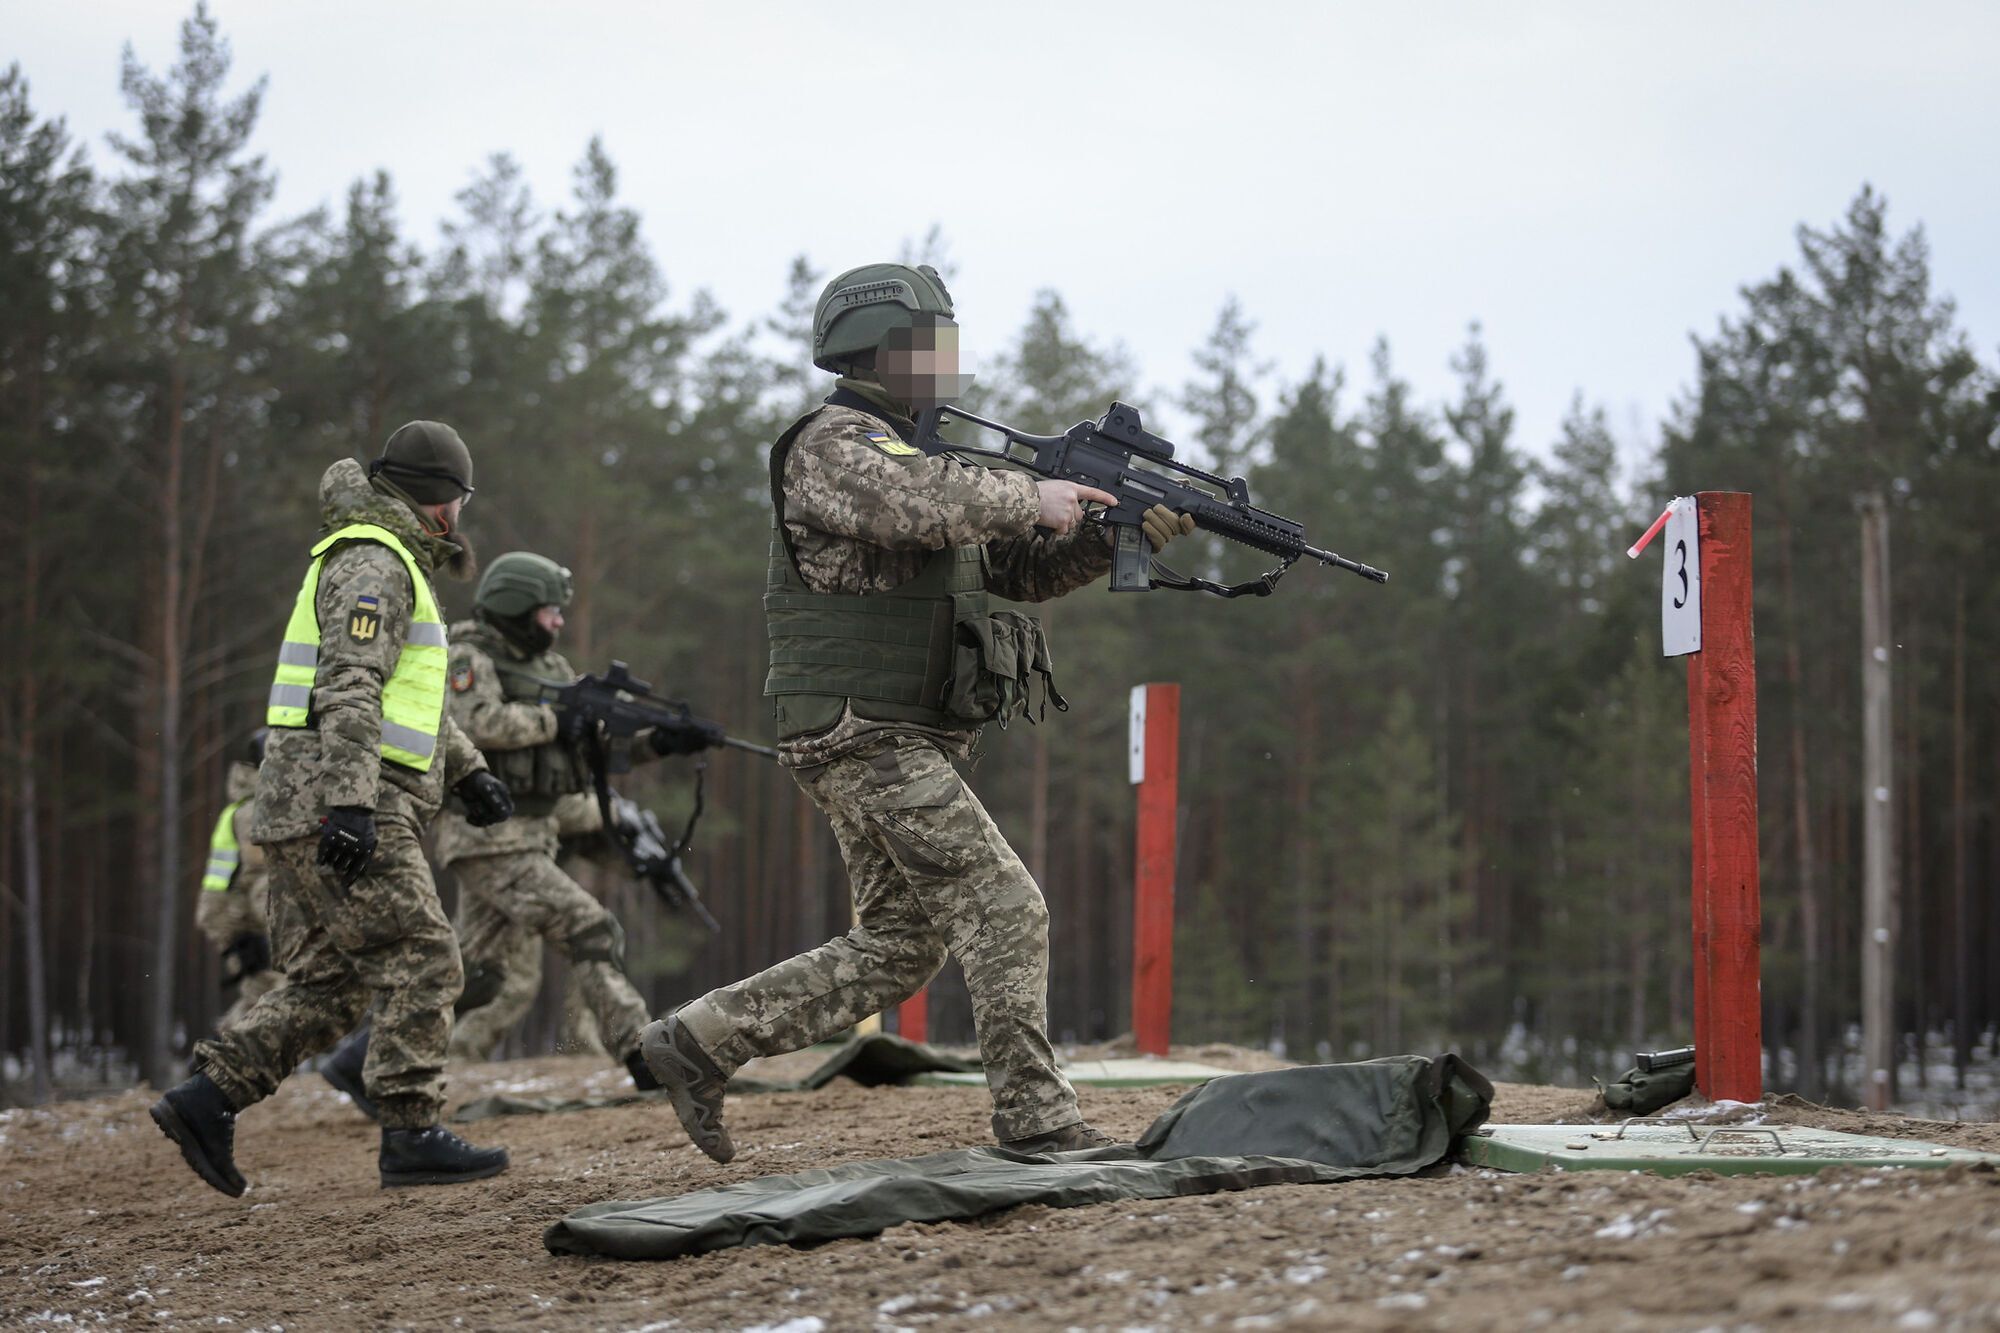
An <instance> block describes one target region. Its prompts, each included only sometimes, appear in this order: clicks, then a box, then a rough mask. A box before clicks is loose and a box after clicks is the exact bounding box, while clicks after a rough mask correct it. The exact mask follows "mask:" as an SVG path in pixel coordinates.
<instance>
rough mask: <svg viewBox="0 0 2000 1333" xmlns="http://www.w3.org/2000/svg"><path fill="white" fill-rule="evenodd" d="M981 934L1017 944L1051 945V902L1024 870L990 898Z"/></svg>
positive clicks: (983, 915)
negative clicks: (1043, 895) (1049, 902)
mask: <svg viewBox="0 0 2000 1333" xmlns="http://www.w3.org/2000/svg"><path fill="white" fill-rule="evenodd" d="M979 933H980V934H981V935H984V936H987V937H989V938H992V939H995V940H1000V941H1005V942H1006V943H1007V944H1009V945H1010V946H1014V947H1024V946H1025V947H1036V948H1040V949H1043V950H1046V949H1047V948H1048V947H1049V905H1048V902H1047V901H1046V900H1045V899H1044V898H1043V897H1042V891H1041V890H1040V889H1039V888H1037V887H1035V881H1034V880H1033V878H1031V877H1030V876H1029V875H1028V873H1027V872H1026V871H1025V870H1023V871H1022V872H1021V873H1020V874H1018V875H1014V876H1010V877H1009V878H1008V881H1007V882H1006V884H1005V885H1004V886H1003V887H1001V888H999V890H998V891H997V892H994V893H992V894H990V895H989V896H988V897H987V899H986V910H985V911H984V912H983V913H982V914H981V922H980V931H979Z"/></svg>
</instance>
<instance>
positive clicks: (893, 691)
mask: <svg viewBox="0 0 2000 1333" xmlns="http://www.w3.org/2000/svg"><path fill="white" fill-rule="evenodd" d="M817 411H818V409H815V410H814V412H808V413H807V414H806V415H805V416H803V417H801V418H799V420H798V421H796V422H794V423H793V424H792V426H791V427H790V429H788V430H787V431H786V432H785V433H784V434H783V435H781V436H779V437H778V442H777V443H776V444H775V445H773V446H772V448H771V503H772V508H773V512H774V514H775V515H776V518H777V525H776V527H777V531H776V534H775V536H774V537H773V539H772V542H771V570H770V578H769V581H768V583H767V584H766V591H765V594H764V622H765V628H766V632H767V633H768V634H769V636H770V641H771V668H770V674H769V675H768V676H766V677H765V680H764V693H765V694H766V695H769V696H771V697H772V698H774V699H775V700H776V701H777V719H778V739H779V740H781V741H787V740H791V739H793V738H794V737H797V736H805V735H810V734H812V733H813V732H817V731H824V730H826V729H827V728H828V727H830V726H832V725H834V724H835V723H836V722H838V721H839V720H840V715H841V711H842V709H843V708H847V707H851V708H852V709H853V710H854V712H855V715H856V716H858V717H863V718H867V719H869V720H871V721H877V722H908V723H912V724H915V725H917V726H924V727H934V728H938V729H940V730H970V729H974V728H978V727H981V726H984V725H985V724H986V723H988V722H998V723H999V724H1000V725H1001V726H1003V727H1004V726H1006V725H1007V723H1008V722H1009V721H1010V720H1011V719H1012V718H1014V717H1015V716H1016V715H1017V714H1019V713H1021V712H1023V711H1025V710H1026V709H1027V708H1028V706H1029V702H1030V695H1031V691H1032V686H1033V684H1034V682H1035V680H1036V678H1037V677H1039V679H1040V681H1041V684H1042V686H1043V691H1044V697H1045V699H1046V700H1047V701H1048V702H1052V703H1054V704H1055V705H1056V706H1057V707H1058V708H1067V707H1068V706H1069V705H1068V704H1067V703H1065V702H1064V701H1063V698H1062V696H1061V695H1059V694H1057V693H1056V692H1055V689H1054V687H1053V683H1052V681H1051V678H1050V673H1051V663H1050V659H1049V645H1048V638H1047V636H1046V635H1045V634H1044V633H1043V632H1042V624H1041V622H1040V621H1039V620H1037V619H1035V618H1034V617H1033V616H1029V615H1024V614H1023V613H1021V612H1019V611H995V610H993V609H992V606H991V598H990V597H989V596H988V594H987V592H986V553H985V550H984V549H983V548H982V547H978V546H960V547H950V548H947V549H945V550H942V551H939V552H937V553H936V554H935V555H933V556H932V557H931V559H930V560H929V561H928V562H926V563H925V565H924V567H923V568H922V569H921V570H920V571H918V573H917V575H916V577H914V578H912V579H910V580H909V581H908V582H906V583H903V584H901V585H899V586H897V587H895V588H892V589H890V590H889V591H887V592H877V593H865V594H852V593H821V592H814V591H812V589H810V588H809V587H807V586H806V582H805V580H804V579H803V578H801V577H800V576H799V572H798V561H797V557H796V553H795V552H794V551H793V549H792V538H791V533H790V532H789V531H787V530H786V528H785V523H784V512H785V503H784V471H785V458H786V456H787V455H788V454H789V453H790V452H791V447H792V442H793V441H794V440H796V439H797V438H798V436H799V432H800V431H802V430H803V429H804V428H805V426H806V423H807V422H809V421H811V420H812V418H813V416H814V415H816V414H817Z"/></svg>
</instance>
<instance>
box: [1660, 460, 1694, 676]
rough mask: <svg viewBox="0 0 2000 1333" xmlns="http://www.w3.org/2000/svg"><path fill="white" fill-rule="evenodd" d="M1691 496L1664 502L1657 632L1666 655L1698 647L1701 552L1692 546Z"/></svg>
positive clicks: (1685, 652) (1677, 654) (1677, 655)
mask: <svg viewBox="0 0 2000 1333" xmlns="http://www.w3.org/2000/svg"><path fill="white" fill-rule="evenodd" d="M1699 526H1700V524H1699V523H1698V522H1697V521H1696V519H1695V507H1694V497H1693V496H1692V495H1683V496H1681V497H1680V498H1678V499H1676V500H1675V501H1674V502H1673V503H1672V504H1671V505H1668V506H1667V530H1666V531H1665V532H1664V533H1663V534H1661V536H1662V540H1661V542H1660V545H1662V546H1664V547H1666V552H1667V562H1666V569H1665V571H1664V573H1663V575H1662V577H1661V579H1660V636H1661V638H1662V639H1663V640H1664V641H1665V645H1666V655H1667V656H1668V657H1685V656H1687V655H1688V654H1689V653H1698V652H1700V651H1701V552H1700V551H1699V550H1697V549H1696V541H1697V536H1696V532H1695V529H1696V528H1698V527H1699Z"/></svg>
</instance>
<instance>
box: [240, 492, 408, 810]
mask: <svg viewBox="0 0 2000 1333" xmlns="http://www.w3.org/2000/svg"><path fill="white" fill-rule="evenodd" d="M343 541H371V542H380V543H381V544H382V545H384V546H386V547H388V548H389V549H390V550H392V551H394V552H395V553H396V554H397V555H399V556H401V557H402V558H403V567H404V568H405V569H407V570H408V571H409V572H410V587H411V589H412V591H413V593H414V594H415V607H414V609H413V610H412V611H411V613H410V632H409V634H408V635H407V636H406V637H405V638H404V640H403V651H402V654H401V656H399V657H398V658H397V659H396V669H395V671H394V672H392V673H391V674H390V676H389V679H388V680H387V681H386V682H384V683H383V686H382V757H383V758H384V759H386V760H388V761H389V762H390V763H392V764H401V765H403V766H404V767H405V768H414V769H415V770H417V771H418V772H419V773H428V772H430V767H431V760H432V759H434V758H435V757H436V756H437V734H438V727H439V725H440V724H441V723H442V721H443V718H444V678H445V658H446V649H445V637H444V617H443V616H441V615H439V614H438V605H437V598H436V597H434V596H432V594H431V585H430V580H428V579H426V578H425V577H424V572H423V570H421V569H419V568H418V567H417V561H416V557H414V556H412V555H411V554H410V552H409V550H408V548H406V547H405V546H404V545H403V543H402V541H401V540H400V539H399V538H398V537H397V536H396V534H395V533H393V532H391V531H389V530H388V529H387V528H380V527H377V526H375V525H374V524H373V523H354V524H350V525H349V526H347V527H344V528H342V529H340V530H339V531H338V532H336V533H334V534H333V535H332V536H330V537H327V538H325V539H324V540H323V541H321V542H320V543H319V544H318V545H317V546H315V547H313V548H312V554H313V562H312V567H311V568H309V569H307V570H306V581H305V583H304V584H303V585H301V586H300V588H299V599H298V601H296V602H294V603H293V604H292V618H291V620H290V622H288V623H287V624H286V626H285V641H284V643H283V644H282V645H281V646H280V647H279V649H278V670H277V674H276V675H275V676H273V677H272V679H271V701H270V706H269V708H267V709H266V710H265V713H264V722H265V725H267V726H272V727H303V726H305V725H306V723H307V722H308V721H309V720H310V718H311V717H312V691H313V682H314V680H315V679H316V678H317V677H318V674H319V642H320V634H319V610H318V603H317V598H318V597H319V571H320V568H321V567H322V566H323V565H325V564H326V552H327V548H328V547H330V546H332V545H333V544H334V543H335V542H343Z"/></svg>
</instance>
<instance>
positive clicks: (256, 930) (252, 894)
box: [194, 728, 284, 1027]
mask: <svg viewBox="0 0 2000 1333" xmlns="http://www.w3.org/2000/svg"><path fill="white" fill-rule="evenodd" d="M268 734H269V733H268V732H267V731H266V730H265V729H264V728H259V729H258V730H257V733H256V734H255V735H253V736H252V737H251V738H250V742H249V744H248V745H246V746H245V747H244V751H243V756H242V758H240V759H236V760H234V761H232V762H231V763H230V765H229V775H228V778H227V779H226V781H227V784H228V785H227V787H226V794H227V796H228V804H227V805H224V806H223V807H222V812H221V813H220V814H218V815H217V816H216V817H215V831H214V833H212V834H211V835H210V836H209V840H208V862H207V864H206V865H205V866H204V867H203V868H202V874H201V896H200V897H199V898H197V899H195V909H194V924H195V927H196V928H197V929H199V930H200V931H201V933H202V934H204V935H206V936H208V938H209V940H210V941H211V942H213V943H214V945H215V947H216V948H217V949H219V950H221V951H222V963H223V976H222V982H223V985H224V986H225V987H227V986H234V987H236V1000H235V1003H233V1004H231V1005H230V1006H229V1008H228V1009H227V1010H225V1011H224V1012H223V1015H222V1017H221V1018H220V1019H218V1020H216V1026H217V1027H222V1026H224V1025H226V1024H229V1023H233V1022H235V1021H236V1020H237V1019H239V1018H241V1017H242V1016H243V1015H244V1014H245V1013H247V1012H249V1009H250V1006H251V1005H253V1004H255V1003H257V1000H258V998H259V997H260V996H262V995H263V994H264V992H265V991H268V990H270V989H271V988H273V987H274V986H276V985H277V984H278V983H279V982H281V981H283V980H284V973H282V972H280V971H278V970H277V969H276V968H274V967H272V966H271V927H270V924H269V922H268V920H267V918H266V914H265V910H264V892H265V885H266V883H267V879H266V876H265V873H264V851H263V849H262V848H261V847H259V846H258V845H257V844H256V843H254V842H251V841H250V840H249V838H248V837H246V836H245V833H246V831H247V830H248V829H249V827H250V819H251V816H252V815H253V814H254V813H255V811H256V806H255V805H253V804H252V803H251V799H250V798H251V797H252V796H254V795H256V792H257V766H258V765H259V764H261V763H263V762H264V741H265V738H266V736H267V735H268Z"/></svg>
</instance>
